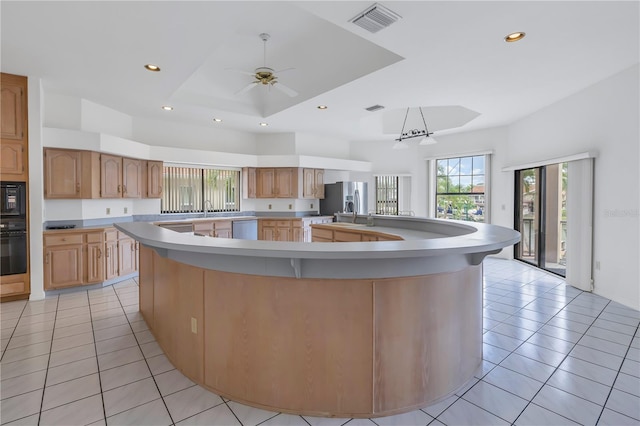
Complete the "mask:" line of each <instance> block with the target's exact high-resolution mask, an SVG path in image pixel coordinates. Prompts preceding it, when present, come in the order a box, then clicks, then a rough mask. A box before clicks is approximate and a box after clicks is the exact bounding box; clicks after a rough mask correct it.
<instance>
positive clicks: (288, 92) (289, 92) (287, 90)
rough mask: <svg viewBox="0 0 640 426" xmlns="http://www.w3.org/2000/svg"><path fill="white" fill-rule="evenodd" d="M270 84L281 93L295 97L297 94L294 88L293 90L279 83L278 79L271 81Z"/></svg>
mask: <svg viewBox="0 0 640 426" xmlns="http://www.w3.org/2000/svg"><path fill="white" fill-rule="evenodd" d="M271 85H272V86H273V87H275V88H276V89H278V90H279V91H281V92H282V93H284V94H286V95H288V96H290V97H292V98H295V97H296V96H298V92H296V91H295V90H293V89H292V88H290V87H287V86H285V85H284V84H282V83H280V82H279V81H274V82H273V83H271Z"/></svg>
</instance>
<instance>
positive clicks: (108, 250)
mask: <svg viewBox="0 0 640 426" xmlns="http://www.w3.org/2000/svg"><path fill="white" fill-rule="evenodd" d="M110 251H111V247H108V248H107V252H106V253H105V254H104V256H105V257H109V252H110Z"/></svg>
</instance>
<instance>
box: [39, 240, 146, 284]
mask: <svg viewBox="0 0 640 426" xmlns="http://www.w3.org/2000/svg"><path fill="white" fill-rule="evenodd" d="M43 239H44V289H45V290H55V289H60V288H66V287H74V286H79V285H87V284H97V283H101V282H103V281H105V280H110V279H112V278H116V277H118V276H124V275H129V274H132V273H134V272H135V271H137V270H138V265H139V263H138V247H139V246H138V244H137V242H136V241H135V240H133V239H132V238H129V237H128V236H126V235H125V234H122V233H119V232H118V231H117V230H116V229H114V228H108V229H106V230H105V229H93V230H90V231H87V230H81V229H78V230H74V231H65V232H59V231H54V232H48V233H46V234H45V235H44V238H43Z"/></svg>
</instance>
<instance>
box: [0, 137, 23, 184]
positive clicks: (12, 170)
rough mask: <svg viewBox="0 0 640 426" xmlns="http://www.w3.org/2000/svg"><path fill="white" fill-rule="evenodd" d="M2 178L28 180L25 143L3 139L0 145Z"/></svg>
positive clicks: (0, 173)
mask: <svg viewBox="0 0 640 426" xmlns="http://www.w3.org/2000/svg"><path fill="white" fill-rule="evenodd" d="M0 175H1V176H2V180H18V181H22V180H24V181H26V175H25V156H24V143H22V142H18V141H8V140H3V141H2V145H1V146H0Z"/></svg>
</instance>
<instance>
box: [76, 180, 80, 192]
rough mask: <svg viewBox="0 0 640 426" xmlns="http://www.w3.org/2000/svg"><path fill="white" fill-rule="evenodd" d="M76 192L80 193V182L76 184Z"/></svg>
mask: <svg viewBox="0 0 640 426" xmlns="http://www.w3.org/2000/svg"><path fill="white" fill-rule="evenodd" d="M76 192H77V193H78V194H79V193H80V182H76Z"/></svg>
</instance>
